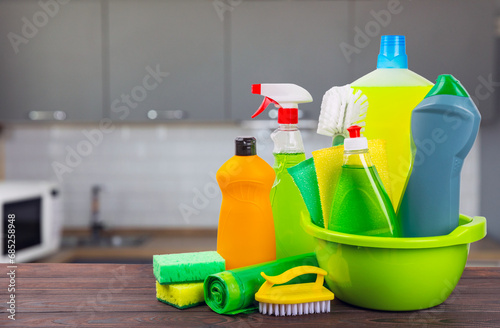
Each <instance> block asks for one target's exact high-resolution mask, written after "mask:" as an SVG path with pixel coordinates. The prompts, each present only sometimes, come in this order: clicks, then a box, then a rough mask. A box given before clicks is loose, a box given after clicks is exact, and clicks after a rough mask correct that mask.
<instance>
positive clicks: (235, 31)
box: [227, 0, 352, 120]
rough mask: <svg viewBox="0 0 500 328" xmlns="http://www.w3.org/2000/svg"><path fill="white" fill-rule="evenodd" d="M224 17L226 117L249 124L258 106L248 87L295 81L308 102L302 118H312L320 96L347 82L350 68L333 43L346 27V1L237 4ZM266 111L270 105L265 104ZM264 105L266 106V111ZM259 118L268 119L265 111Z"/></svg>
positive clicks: (345, 36) (346, 35) (345, 33)
mask: <svg viewBox="0 0 500 328" xmlns="http://www.w3.org/2000/svg"><path fill="white" fill-rule="evenodd" d="M235 3H236V4H238V5H235V6H234V8H233V9H232V10H231V11H230V12H228V13H229V14H230V20H231V21H230V28H229V31H228V32H229V33H230V58H231V62H230V71H229V72H228V74H229V78H230V81H229V82H228V83H227V85H228V88H229V91H228V93H229V94H230V95H231V106H230V112H231V118H232V119H234V120H249V119H250V116H251V115H252V114H253V113H254V112H255V111H256V110H257V108H258V106H259V105H260V103H261V102H262V100H263V99H262V97H261V96H258V95H253V94H251V84H252V83H266V82H267V83H278V82H282V83H295V84H298V85H300V86H302V87H304V88H306V89H307V90H308V91H309V92H310V93H311V95H312V96H313V103H310V104H303V105H301V106H300V108H301V109H302V110H303V111H304V117H303V118H306V119H317V118H318V116H319V109H320V105H321V100H322V97H323V94H324V93H325V91H326V90H328V89H329V88H331V87H332V86H334V85H343V84H346V83H348V81H349V78H350V70H351V67H350V66H349V65H348V64H347V63H346V61H345V59H344V58H343V55H342V52H341V49H340V47H339V44H340V43H341V42H342V41H348V38H349V30H350V29H351V28H352V26H351V25H350V22H351V21H352V17H351V16H352V13H351V12H350V10H349V9H350V8H352V5H351V4H350V3H349V1H315V0H306V1H305V0H303V1H242V2H235ZM271 107H272V106H271ZM271 107H270V108H271ZM259 119H269V111H268V112H267V113H262V114H261V115H260V116H259Z"/></svg>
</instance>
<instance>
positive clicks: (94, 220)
mask: <svg viewBox="0 0 500 328" xmlns="http://www.w3.org/2000/svg"><path fill="white" fill-rule="evenodd" d="M101 191H102V187H101V186H99V185H93V186H92V188H91V195H92V199H91V202H92V203H91V214H90V230H91V234H92V235H91V241H92V242H93V243H94V244H99V243H100V242H101V238H102V236H101V235H102V231H103V230H104V224H103V223H102V220H101V217H100V200H99V194H100V193H101Z"/></svg>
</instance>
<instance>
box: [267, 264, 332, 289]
mask: <svg viewBox="0 0 500 328" xmlns="http://www.w3.org/2000/svg"><path fill="white" fill-rule="evenodd" d="M310 273H315V274H317V275H318V276H317V277H316V282H315V283H314V288H321V287H322V286H323V282H324V280H325V276H326V274H327V272H326V271H325V270H323V269H321V268H318V267H315V266H309V265H303V266H298V267H295V268H291V269H289V270H287V271H285V272H283V273H282V274H280V275H277V276H268V275H266V274H265V273H264V272H261V273H260V274H261V275H262V277H264V279H266V282H265V283H263V284H262V286H261V287H260V289H259V293H266V292H267V291H269V289H271V287H273V285H281V284H284V283H287V282H289V281H290V280H292V279H293V278H296V277H298V276H301V275H303V274H310Z"/></svg>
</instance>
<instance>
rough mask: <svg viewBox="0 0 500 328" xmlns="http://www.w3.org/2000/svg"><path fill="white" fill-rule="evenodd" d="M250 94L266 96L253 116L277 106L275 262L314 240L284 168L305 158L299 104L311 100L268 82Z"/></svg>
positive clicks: (274, 136) (290, 86)
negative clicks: (270, 105)
mask: <svg viewBox="0 0 500 328" xmlns="http://www.w3.org/2000/svg"><path fill="white" fill-rule="evenodd" d="M252 93H253V94H259V95H263V96H265V98H264V101H263V103H262V105H261V106H260V107H259V109H258V110H257V112H255V114H254V115H253V116H252V118H254V117H256V116H257V115H259V114H260V113H262V112H263V111H264V110H265V109H266V108H267V106H268V105H269V104H271V103H273V104H275V105H276V106H277V107H278V123H279V127H278V129H277V130H276V131H274V132H273V133H272V134H271V138H272V139H273V141H274V150H273V153H274V171H275V172H276V180H275V182H274V186H273V188H272V189H271V206H272V210H273V219H274V230H275V235H276V259H281V258H285V257H289V256H294V255H299V254H304V253H309V252H312V251H313V250H314V240H313V237H311V235H309V234H307V233H306V232H305V231H304V229H302V226H301V225H300V219H301V217H302V216H304V215H308V211H307V207H306V205H305V203H304V200H303V199H302V196H301V195H300V191H299V189H298V188H297V186H296V185H295V183H294V182H293V179H292V177H291V175H290V174H289V173H288V171H287V169H288V168H290V167H292V166H295V165H296V164H298V163H300V162H302V161H303V160H305V159H306V155H305V153H304V146H303V144H302V136H301V134H300V131H299V129H298V128H297V124H298V104H299V103H307V102H311V101H312V96H311V94H310V93H309V92H307V90H305V89H304V88H302V87H300V86H298V85H295V84H282V83H267V84H254V85H252Z"/></svg>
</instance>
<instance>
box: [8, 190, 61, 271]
mask: <svg viewBox="0 0 500 328" xmlns="http://www.w3.org/2000/svg"><path fill="white" fill-rule="evenodd" d="M0 218H2V222H1V224H0V236H1V242H0V263H22V262H30V261H34V260H37V259H40V258H42V257H45V256H47V255H50V254H51V253H53V252H55V251H56V250H57V249H58V248H59V246H60V243H61V233H62V223H63V212H62V200H61V194H60V190H59V187H58V185H57V184H56V183H53V182H48V181H3V182H0ZM12 254H14V255H12Z"/></svg>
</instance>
